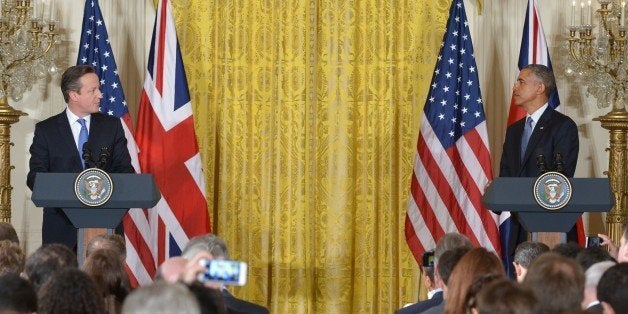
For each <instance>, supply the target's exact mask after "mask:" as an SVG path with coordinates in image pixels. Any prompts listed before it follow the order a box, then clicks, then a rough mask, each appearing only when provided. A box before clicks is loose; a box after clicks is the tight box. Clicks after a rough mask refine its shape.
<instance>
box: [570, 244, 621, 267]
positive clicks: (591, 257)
mask: <svg viewBox="0 0 628 314" xmlns="http://www.w3.org/2000/svg"><path fill="white" fill-rule="evenodd" d="M576 261H577V262H578V263H579V264H580V266H582V269H583V270H584V271H587V269H589V267H591V265H593V264H596V263H599V262H604V261H611V262H615V259H614V258H613V257H612V256H611V254H610V253H608V251H607V250H606V249H604V248H603V247H600V246H593V247H588V248H586V249H584V250H582V251H580V252H579V253H578V255H577V256H576Z"/></svg>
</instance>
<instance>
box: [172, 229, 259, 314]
mask: <svg viewBox="0 0 628 314" xmlns="http://www.w3.org/2000/svg"><path fill="white" fill-rule="evenodd" d="M200 252H208V253H210V254H211V255H212V256H213V258H215V259H229V251H228V250H227V244H226V243H225V242H224V241H223V240H222V239H220V238H219V237H217V236H216V235H213V234H211V233H209V234H206V235H201V236H197V237H194V238H192V239H190V241H189V242H188V244H187V245H186V246H185V248H184V249H183V252H182V253H181V256H182V257H183V258H186V259H188V260H190V262H191V263H194V256H195V255H198V253H200ZM210 286H211V285H210ZM219 289H220V291H221V292H222V296H223V298H224V300H225V303H226V304H227V308H228V309H229V311H236V312H244V313H268V309H267V308H265V307H263V306H260V305H257V304H255V303H251V302H248V301H244V300H241V299H238V298H236V297H234V296H233V295H232V294H231V293H229V291H228V290H227V288H226V287H225V286H221V287H220V288H219Z"/></svg>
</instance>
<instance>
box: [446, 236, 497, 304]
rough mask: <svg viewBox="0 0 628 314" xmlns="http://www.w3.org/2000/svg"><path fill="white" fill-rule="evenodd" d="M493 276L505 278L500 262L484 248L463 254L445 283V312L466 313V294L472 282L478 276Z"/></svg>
mask: <svg viewBox="0 0 628 314" xmlns="http://www.w3.org/2000/svg"><path fill="white" fill-rule="evenodd" d="M486 274H494V275H497V276H505V272H504V266H503V265H502V262H501V260H500V259H499V258H498V257H497V255H495V253H493V252H489V251H488V250H486V249H485V248H482V247H480V248H475V249H473V250H471V251H469V252H468V253H467V254H465V255H464V256H463V257H462V259H460V262H458V264H456V267H455V268H454V271H453V272H452V273H451V277H450V278H449V281H448V282H447V292H446V297H445V312H447V313H452V314H462V313H465V312H466V309H467V304H468V301H469V300H467V299H466V298H467V294H468V292H469V287H470V286H471V283H473V280H474V279H475V278H476V277H478V276H483V275H486Z"/></svg>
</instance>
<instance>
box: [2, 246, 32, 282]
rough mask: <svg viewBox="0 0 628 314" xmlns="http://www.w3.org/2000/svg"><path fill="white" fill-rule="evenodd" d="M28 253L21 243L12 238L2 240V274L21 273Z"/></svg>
mask: <svg viewBox="0 0 628 314" xmlns="http://www.w3.org/2000/svg"><path fill="white" fill-rule="evenodd" d="M25 262H26V255H24V252H23V251H22V248H21V247H20V245H19V244H17V243H15V242H12V241H10V240H2V241H0V275H4V274H6V273H13V274H18V275H19V274H21V273H22V271H24V263H25Z"/></svg>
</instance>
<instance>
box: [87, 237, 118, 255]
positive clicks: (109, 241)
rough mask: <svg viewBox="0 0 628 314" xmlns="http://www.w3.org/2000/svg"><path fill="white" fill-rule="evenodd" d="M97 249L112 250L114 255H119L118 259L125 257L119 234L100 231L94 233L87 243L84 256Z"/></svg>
mask: <svg viewBox="0 0 628 314" xmlns="http://www.w3.org/2000/svg"><path fill="white" fill-rule="evenodd" d="M99 249H109V250H113V251H114V252H115V253H116V255H118V256H119V257H120V259H124V258H125V257H126V246H125V243H124V238H123V237H122V236H121V235H119V234H115V233H114V234H107V233H102V234H98V235H95V236H94V237H93V238H92V239H91V240H90V241H89V243H87V247H86V248H85V256H86V257H87V256H90V255H91V254H92V252H94V251H96V250H99Z"/></svg>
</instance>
